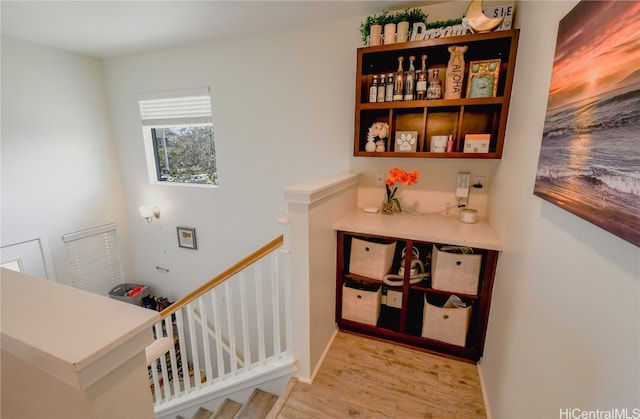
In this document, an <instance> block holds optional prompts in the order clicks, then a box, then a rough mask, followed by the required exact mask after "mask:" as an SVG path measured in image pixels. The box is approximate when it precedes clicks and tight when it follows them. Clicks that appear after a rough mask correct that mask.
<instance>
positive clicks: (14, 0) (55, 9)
mask: <svg viewBox="0 0 640 419" xmlns="http://www.w3.org/2000/svg"><path fill="white" fill-rule="evenodd" d="M426 3H429V1H421V2H418V3H417V5H424V4H426ZM431 3H434V2H433V1H432V2H431ZM415 6H416V2H415V1H413V2H411V1H402V0H352V1H328V0H324V1H292V0H289V1H265V0H262V1H242V0H240V1H238V0H236V1H218V0H200V1H191V0H164V1H154V0H138V1H131V0H129V1H102V0H82V1H78V0H75V1H58V0H45V1H27V0H2V1H0V14H1V26H0V28H1V31H2V34H3V35H6V36H10V37H13V38H18V39H22V40H26V41H29V42H33V43H36V44H40V45H45V46H48V47H53V48H59V49H63V50H67V51H71V52H74V53H78V54H82V55H88V56H92V57H98V58H108V57H114V56H120V55H127V54H134V53H140V52H145V51H152V50H159V49H165V48H172V47H178V46H182V45H188V44H193V43H198V42H202V41H207V40H217V39H218V40H219V39H226V38H231V37H239V36H246V35H249V34H254V33H259V32H264V31H270V30H273V29H275V28H277V27H282V26H283V25H284V26H301V27H303V26H305V25H311V24H318V23H322V22H326V21H331V20H336V19H342V18H350V17H358V16H367V15H371V14H374V13H379V12H380V11H382V10H397V9H404V8H406V7H415ZM358 30H359V28H354V36H359V34H357V31H358Z"/></svg>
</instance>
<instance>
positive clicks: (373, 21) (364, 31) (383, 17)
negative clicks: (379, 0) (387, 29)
mask: <svg viewBox="0 0 640 419" xmlns="http://www.w3.org/2000/svg"><path fill="white" fill-rule="evenodd" d="M390 22H391V16H390V15H389V12H387V11H386V10H383V11H382V13H381V14H379V15H373V16H368V17H367V18H366V19H365V20H364V21H362V22H361V23H360V35H361V36H362V43H363V44H364V45H367V41H368V38H369V33H370V31H371V27H372V26H373V25H380V26H384V25H386V24H387V23H390Z"/></svg>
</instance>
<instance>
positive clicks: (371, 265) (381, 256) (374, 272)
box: [349, 237, 396, 281]
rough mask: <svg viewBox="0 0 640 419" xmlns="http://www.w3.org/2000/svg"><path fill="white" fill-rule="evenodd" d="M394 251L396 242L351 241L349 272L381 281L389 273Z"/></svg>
mask: <svg viewBox="0 0 640 419" xmlns="http://www.w3.org/2000/svg"><path fill="white" fill-rule="evenodd" d="M395 251H396V242H392V243H375V242H370V241H366V240H361V239H358V238H355V237H354V238H353V239H352V240H351V256H350V258H349V272H350V273H352V274H356V275H361V276H366V277H368V278H374V279H378V280H380V281H382V279H383V277H384V276H385V275H386V274H388V273H389V270H390V269H391V264H392V263H393V255H394V253H395Z"/></svg>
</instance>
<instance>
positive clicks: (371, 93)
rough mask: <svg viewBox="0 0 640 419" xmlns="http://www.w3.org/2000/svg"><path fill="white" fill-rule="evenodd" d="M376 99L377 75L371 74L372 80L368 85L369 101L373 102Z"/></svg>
mask: <svg viewBox="0 0 640 419" xmlns="http://www.w3.org/2000/svg"><path fill="white" fill-rule="evenodd" d="M377 100H378V75H377V74H374V75H373V82H372V83H371V87H369V102H370V103H374V102H376V101H377Z"/></svg>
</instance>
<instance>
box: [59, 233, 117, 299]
mask: <svg viewBox="0 0 640 419" xmlns="http://www.w3.org/2000/svg"><path fill="white" fill-rule="evenodd" d="M62 241H63V242H64V246H65V249H66V250H67V259H68V261H69V265H70V271H71V283H72V285H73V286H74V287H76V288H80V289H83V290H86V291H90V292H93V293H96V294H100V295H108V294H109V291H111V289H112V288H113V287H115V286H116V285H119V284H121V283H122V282H123V280H122V268H121V267H120V253H119V250H118V241H117V238H116V226H115V224H107V225H104V226H100V227H94V228H90V229H87V230H82V231H77V232H75V233H69V234H65V235H64V236H62Z"/></svg>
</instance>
